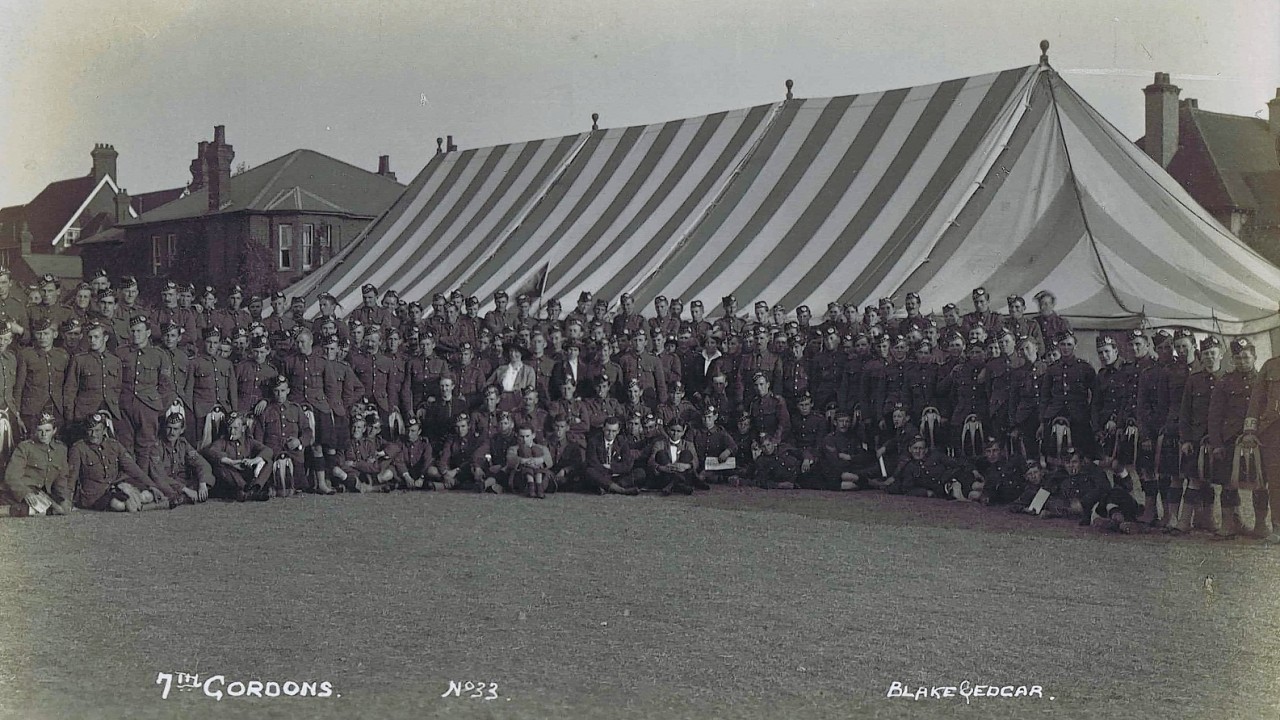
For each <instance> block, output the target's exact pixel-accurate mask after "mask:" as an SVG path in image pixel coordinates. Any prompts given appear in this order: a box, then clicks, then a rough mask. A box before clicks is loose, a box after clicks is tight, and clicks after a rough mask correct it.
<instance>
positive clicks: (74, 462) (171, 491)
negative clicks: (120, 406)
mask: <svg viewBox="0 0 1280 720" xmlns="http://www.w3.org/2000/svg"><path fill="white" fill-rule="evenodd" d="M85 422H86V428H85V429H86V432H87V437H86V438H85V439H84V440H80V441H79V442H77V443H76V444H75V445H72V446H71V451H70V452H69V453H68V455H67V462H68V465H69V470H68V477H69V482H71V483H73V484H74V485H75V497H74V502H75V506H76V507H78V508H82V509H84V510H107V511H112V512H138V511H139V510H152V509H166V508H171V507H174V506H176V505H178V504H180V503H181V502H183V501H184V500H185V499H186V498H187V496H186V495H184V494H183V493H182V492H181V489H180V488H177V487H167V484H166V487H164V488H163V489H162V486H160V485H157V484H156V483H155V482H153V480H152V479H151V478H148V477H147V474H146V473H145V472H143V470H142V468H140V467H138V463H137V462H135V461H134V459H133V456H132V455H130V454H129V451H128V450H125V449H124V446H123V445H121V444H120V443H118V442H116V441H115V440H114V439H112V438H109V437H107V415H106V414H105V413H100V412H98V413H93V414H92V415H90V416H89V418H88V419H87V420H86V421H85Z"/></svg>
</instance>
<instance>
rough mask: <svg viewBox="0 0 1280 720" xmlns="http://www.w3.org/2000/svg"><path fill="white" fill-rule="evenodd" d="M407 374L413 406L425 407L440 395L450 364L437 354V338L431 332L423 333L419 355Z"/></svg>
mask: <svg viewBox="0 0 1280 720" xmlns="http://www.w3.org/2000/svg"><path fill="white" fill-rule="evenodd" d="M464 344H465V345H467V346H468V347H469V346H470V343H464ZM473 367H474V366H473ZM407 372H408V374H409V387H410V395H411V396H412V398H413V406H414V407H419V408H420V407H424V406H425V405H426V403H427V400H428V399H429V398H432V397H435V396H436V395H437V394H439V392H440V378H441V376H443V375H446V374H448V373H449V363H448V362H447V361H446V360H445V359H444V358H443V357H441V356H440V355H439V354H437V353H436V336H435V335H434V334H433V333H432V331H431V330H424V331H422V336H421V338H420V344H419V353H418V354H417V355H415V356H414V357H412V358H410V359H409V364H408V370H407ZM468 379H470V378H468ZM468 399H473V397H468Z"/></svg>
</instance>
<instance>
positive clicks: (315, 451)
mask: <svg viewBox="0 0 1280 720" xmlns="http://www.w3.org/2000/svg"><path fill="white" fill-rule="evenodd" d="M312 340H313V336H312V334H311V331H310V330H307V329H306V328H302V329H301V330H299V331H298V335H297V337H296V338H295V342H296V343H297V348H296V350H295V351H294V352H293V353H292V354H290V355H289V356H288V357H286V358H285V361H284V368H283V369H284V373H283V374H284V375H285V377H286V378H287V379H288V380H289V399H290V400H292V401H294V402H296V403H298V404H300V405H303V406H305V407H307V408H308V409H309V410H310V411H311V413H312V418H314V430H315V442H314V443H313V444H311V445H309V446H308V447H309V451H308V454H307V458H308V462H309V463H310V466H309V468H308V469H309V470H310V471H311V472H312V474H313V476H314V478H315V480H314V482H311V483H306V484H309V485H310V486H311V487H313V488H314V489H315V491H316V492H317V493H320V494H324V495H332V494H334V492H335V491H334V489H333V487H332V486H331V485H330V484H329V479H328V474H327V467H326V465H325V448H326V447H327V446H330V445H331V443H332V442H333V441H334V427H333V410H332V408H330V407H329V397H328V395H327V394H326V393H325V386H326V385H327V384H329V383H330V382H331V380H330V379H329V377H330V375H332V370H331V369H330V367H329V362H328V361H327V360H325V359H324V358H323V357H321V356H320V355H319V354H317V353H315V352H314V348H313V346H312ZM308 422H309V423H310V422H311V420H308ZM299 484H300V485H302V484H304V483H299Z"/></svg>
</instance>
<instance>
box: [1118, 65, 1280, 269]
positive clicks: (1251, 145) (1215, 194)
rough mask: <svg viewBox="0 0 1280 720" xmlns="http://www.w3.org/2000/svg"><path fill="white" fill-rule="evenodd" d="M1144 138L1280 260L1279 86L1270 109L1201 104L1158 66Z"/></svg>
mask: <svg viewBox="0 0 1280 720" xmlns="http://www.w3.org/2000/svg"><path fill="white" fill-rule="evenodd" d="M1142 92H1143V94H1144V95H1145V96H1146V134H1145V135H1144V136H1143V137H1142V138H1141V139H1139V140H1138V146H1139V147H1141V148H1142V149H1143V151H1144V152H1146V153H1147V154H1148V155H1150V156H1151V157H1152V158H1153V159H1154V160H1155V161H1156V162H1158V163H1160V165H1161V166H1163V167H1164V168H1165V170H1167V171H1168V172H1169V175H1171V176H1172V177H1173V178H1174V179H1175V180H1177V181H1178V184H1179V185H1181V186H1182V187H1183V188H1185V189H1186V190H1187V192H1188V193H1190V194H1191V196H1192V197H1193V198H1195V199H1196V202H1198V203H1200V205H1201V206H1202V207H1204V209H1205V210H1208V211H1209V213H1210V214H1212V215H1213V217H1214V218H1216V219H1217V220H1218V222H1220V223H1222V225H1223V226H1224V227H1226V228H1227V229H1228V230H1230V231H1231V232H1232V233H1233V234H1234V235H1235V236H1236V237H1238V238H1240V239H1241V240H1243V241H1244V242H1245V243H1246V244H1247V245H1249V246H1250V247H1252V248H1253V249H1254V250H1257V251H1258V252H1259V253H1260V254H1261V255H1262V256H1263V257H1266V258H1267V259H1268V260H1270V261H1271V262H1273V263H1276V264H1278V265H1280V88H1277V90H1276V97H1275V98H1273V99H1271V100H1269V101H1268V102H1267V110H1268V117H1267V118H1265V119H1263V118H1257V117H1249V116H1244V115H1228V114H1226V113H1216V112H1210V111H1208V110H1201V109H1200V107H1199V103H1198V102H1197V101H1196V100H1195V99H1194V98H1182V99H1180V98H1179V95H1180V94H1181V92H1182V89H1181V88H1179V87H1178V86H1176V85H1174V84H1172V83H1171V82H1169V74H1168V73H1162V72H1158V73H1156V74H1155V81H1154V82H1153V83H1151V84H1150V85H1148V86H1147V87H1145V88H1143V91H1142Z"/></svg>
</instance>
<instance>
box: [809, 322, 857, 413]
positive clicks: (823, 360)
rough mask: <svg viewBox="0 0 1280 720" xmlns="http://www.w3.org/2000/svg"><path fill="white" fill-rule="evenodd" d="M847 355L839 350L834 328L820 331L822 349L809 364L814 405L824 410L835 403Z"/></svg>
mask: <svg viewBox="0 0 1280 720" xmlns="http://www.w3.org/2000/svg"><path fill="white" fill-rule="evenodd" d="M847 359H848V355H847V354H846V353H845V352H844V351H843V350H841V349H840V333H839V332H838V331H837V330H836V329H835V327H827V328H826V329H824V330H823V331H822V349H821V350H819V351H818V354H817V355H815V356H814V358H813V360H812V361H810V363H809V380H810V384H811V385H812V387H813V399H814V403H815V404H816V405H817V406H818V407H820V408H825V407H826V406H827V404H828V403H831V402H834V401H836V399H837V397H838V395H839V393H840V380H841V378H842V377H843V376H844V364H845V362H846V360H847Z"/></svg>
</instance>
